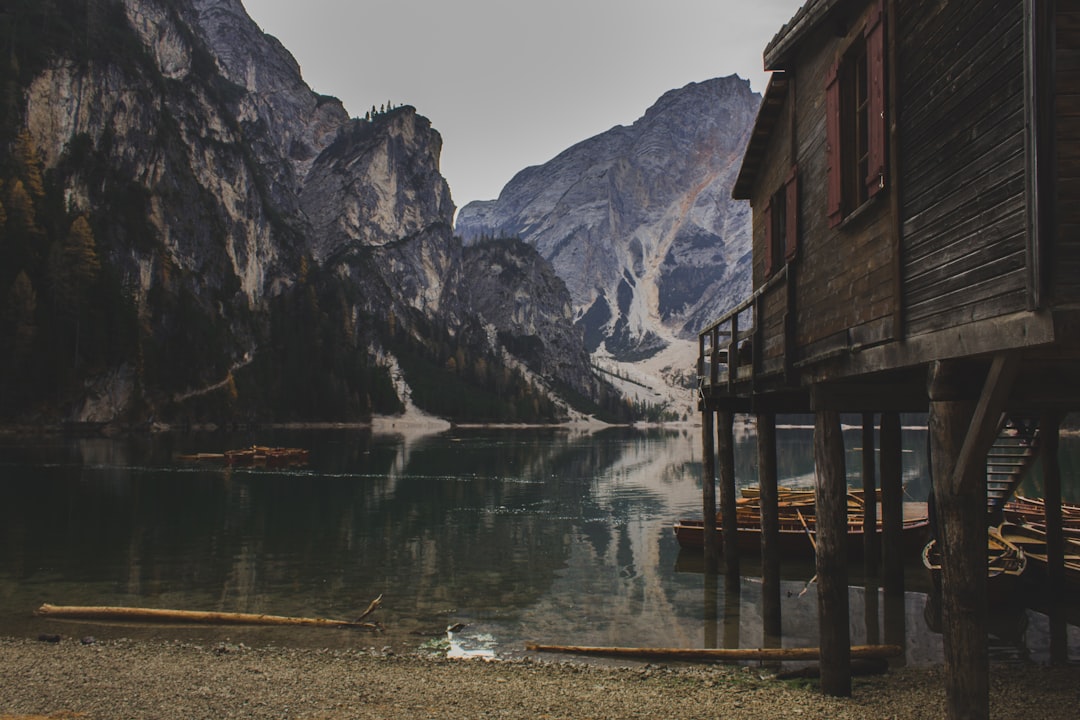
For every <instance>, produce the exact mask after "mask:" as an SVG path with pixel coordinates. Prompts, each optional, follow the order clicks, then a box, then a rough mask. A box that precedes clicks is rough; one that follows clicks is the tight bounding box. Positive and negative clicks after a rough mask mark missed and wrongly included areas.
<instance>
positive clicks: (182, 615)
mask: <svg viewBox="0 0 1080 720" xmlns="http://www.w3.org/2000/svg"><path fill="white" fill-rule="evenodd" d="M381 603H382V596H381V595H380V596H379V597H377V598H375V599H374V600H372V601H371V604H370V605H368V607H367V610H365V611H364V612H363V614H361V615H360V617H358V618H356V619H355V620H331V619H327V618H307V617H286V616H282V615H263V614H260V613H231V612H203V611H198V610H166V609H158V608H139V607H114V606H107V605H99V606H93V605H50V604H48V603H45V604H44V605H42V606H41V607H39V608H38V609H37V611H36V613H35V614H37V615H41V616H45V617H52V618H59V619H62V620H112V621H123V622H146V623H201V624H205V625H301V626H309V627H335V628H353V629H360V630H379V629H381V628H380V627H379V626H378V625H376V624H374V623H369V622H364V618H366V617H367V616H368V615H370V614H371V613H373V612H374V611H375V610H376V609H377V608H378V607H379V605H380V604H381Z"/></svg>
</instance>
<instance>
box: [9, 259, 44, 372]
mask: <svg viewBox="0 0 1080 720" xmlns="http://www.w3.org/2000/svg"><path fill="white" fill-rule="evenodd" d="M6 310H7V313H6V314H7V317H6V318H5V319H6V320H7V321H8V322H9V324H10V326H11V327H12V328H13V330H14V343H13V346H14V351H15V364H16V366H19V365H21V364H22V362H23V361H24V360H25V359H26V358H27V357H28V356H29V354H30V348H31V347H33V344H34V337H35V335H36V334H37V326H36V325H35V323H34V314H35V313H36V312H37V293H36V292H35V291H34V286H33V284H32V283H31V282H30V277H29V276H28V275H27V274H26V271H25V270H21V271H19V274H18V275H17V276H16V277H15V282H14V283H12V285H11V290H10V291H9V292H8V297H7V308H6Z"/></svg>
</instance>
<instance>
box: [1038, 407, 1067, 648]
mask: <svg viewBox="0 0 1080 720" xmlns="http://www.w3.org/2000/svg"><path fill="white" fill-rule="evenodd" d="M1039 424H1040V428H1039V434H1040V438H1041V442H1042V468H1043V485H1044V488H1043V489H1044V492H1043V500H1044V501H1045V508H1046V570H1047V582H1048V585H1049V593H1047V594H1048V595H1049V598H1050V662H1051V663H1053V664H1055V665H1061V664H1064V663H1066V662H1068V660H1069V645H1068V638H1067V635H1066V632H1067V631H1066V628H1065V624H1066V623H1065V615H1064V612H1063V610H1064V608H1063V607H1062V604H1061V598H1062V597H1063V593H1064V588H1065V535H1064V533H1063V530H1062V519H1061V465H1060V461H1059V458H1058V447H1059V439H1060V438H1059V435H1060V425H1061V418H1060V417H1059V416H1058V414H1057V413H1055V412H1046V413H1043V415H1042V417H1041V418H1039Z"/></svg>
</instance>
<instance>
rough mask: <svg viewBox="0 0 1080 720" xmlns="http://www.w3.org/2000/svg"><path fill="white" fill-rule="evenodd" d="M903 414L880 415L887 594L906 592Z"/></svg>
mask: <svg viewBox="0 0 1080 720" xmlns="http://www.w3.org/2000/svg"><path fill="white" fill-rule="evenodd" d="M902 452H903V449H902V447H901V433H900V414H899V413H896V412H886V413H882V414H881V558H882V586H883V587H884V589H885V594H886V595H894V596H903V594H904V553H903V550H904V540H903V526H904V480H903V472H902V469H901V467H902V466H901V462H902Z"/></svg>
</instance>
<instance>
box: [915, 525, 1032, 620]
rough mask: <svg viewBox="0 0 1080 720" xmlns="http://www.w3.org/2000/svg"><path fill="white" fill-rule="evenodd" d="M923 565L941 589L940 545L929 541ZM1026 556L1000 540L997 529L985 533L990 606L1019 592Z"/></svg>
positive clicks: (1005, 538) (1003, 601)
mask: <svg viewBox="0 0 1080 720" xmlns="http://www.w3.org/2000/svg"><path fill="white" fill-rule="evenodd" d="M922 562H923V566H924V567H925V568H926V569H927V570H928V571H929V572H930V575H931V577H932V578H933V581H934V586H935V587H940V586H941V546H940V545H938V542H937V540H936V539H931V540H930V541H929V542H928V543H926V545H925V547H923V552H922ZM1027 566H1028V556H1027V554H1026V553H1025V552H1024V550H1023V548H1021V547H1020V546H1018V545H1017V544H1016V543H1014V542H1012V540H1010V539H1009V538H1007V537H1003V535H1002V533H1001V531H1000V530H999V529H998V528H996V527H992V526H991V527H989V528H987V530H986V574H987V582H988V585H987V591H988V592H989V594H990V602H991V604H1003V603H1007V602H1010V601H1011V600H1013V599H1014V598H1015V597H1016V595H1017V593H1018V592H1019V590H1020V577H1021V576H1022V575H1023V574H1024V572H1025V571H1026V570H1027Z"/></svg>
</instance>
